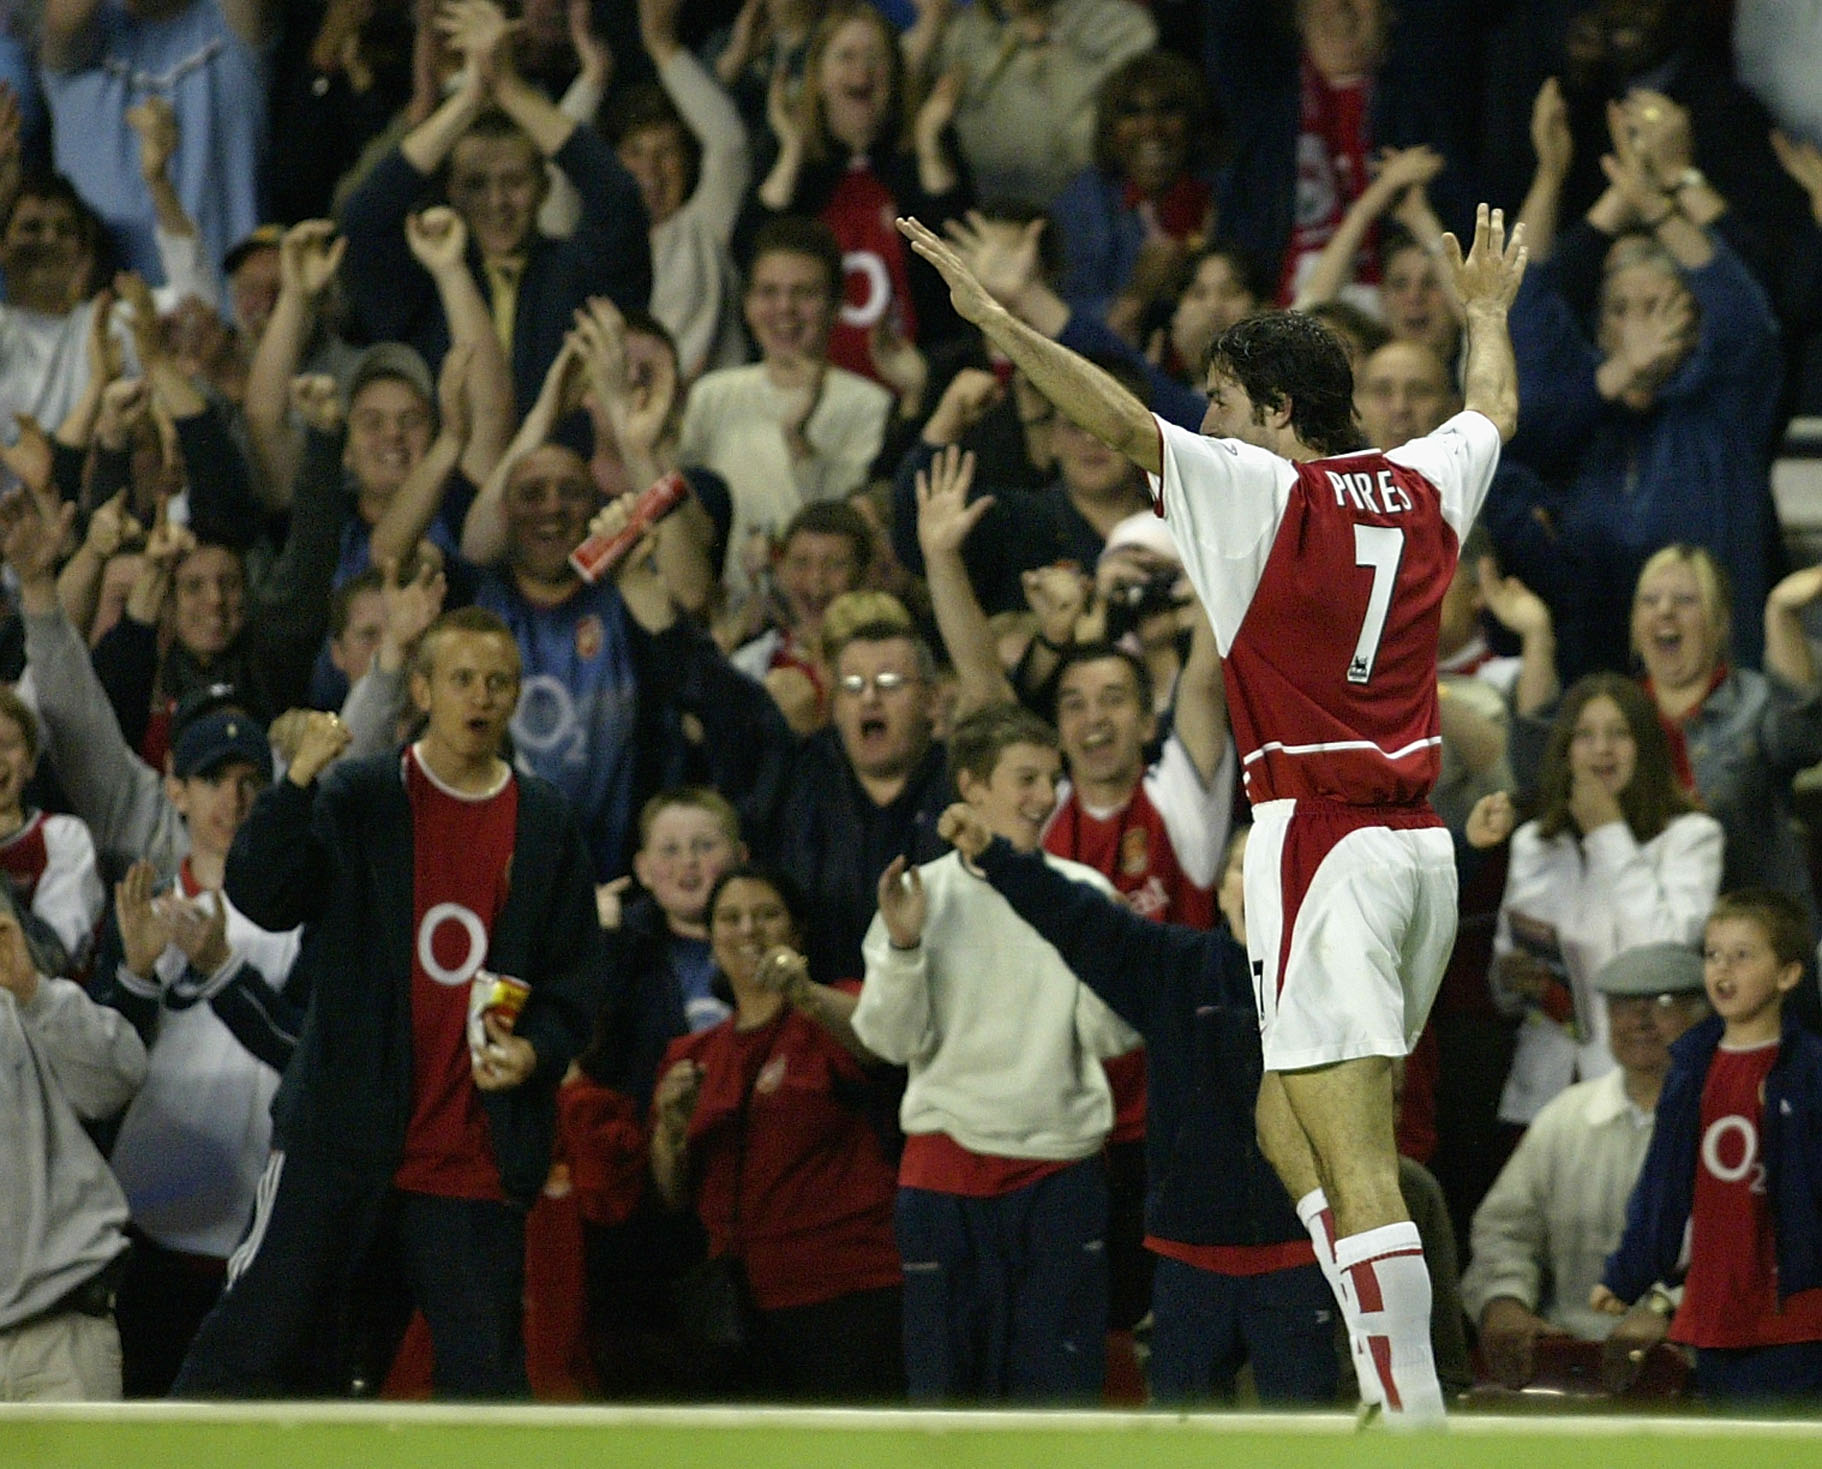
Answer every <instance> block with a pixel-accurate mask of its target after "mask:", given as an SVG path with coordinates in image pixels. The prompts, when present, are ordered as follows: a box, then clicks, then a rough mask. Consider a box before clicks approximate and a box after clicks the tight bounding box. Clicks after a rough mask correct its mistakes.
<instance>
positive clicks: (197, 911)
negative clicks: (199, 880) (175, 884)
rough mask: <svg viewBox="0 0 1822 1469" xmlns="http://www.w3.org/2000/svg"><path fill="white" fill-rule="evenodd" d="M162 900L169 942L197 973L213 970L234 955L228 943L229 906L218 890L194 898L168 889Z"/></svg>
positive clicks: (206, 972)
mask: <svg viewBox="0 0 1822 1469" xmlns="http://www.w3.org/2000/svg"><path fill="white" fill-rule="evenodd" d="M165 902H166V907H167V910H168V914H169V918H170V923H171V942H172V943H174V944H176V945H177V947H178V948H179V949H181V950H182V951H183V956H184V958H186V959H187V960H189V961H190V967H191V968H192V969H194V970H195V971H196V972H197V973H198V974H214V973H215V972H216V971H217V970H219V969H220V968H221V967H222V965H224V964H226V963H227V962H228V960H229V959H230V958H231V957H233V951H232V950H231V949H230V948H229V947H228V909H227V905H226V904H225V903H223V902H222V898H221V894H220V893H202V894H199V895H198V896H197V897H196V899H195V900H194V901H187V900H185V899H184V898H182V897H180V896H178V895H177V894H176V893H171V894H168V895H167V897H166V899H165Z"/></svg>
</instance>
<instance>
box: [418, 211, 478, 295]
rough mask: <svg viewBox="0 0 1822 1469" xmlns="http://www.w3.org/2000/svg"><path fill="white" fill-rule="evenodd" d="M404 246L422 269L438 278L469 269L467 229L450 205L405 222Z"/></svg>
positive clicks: (422, 213)
mask: <svg viewBox="0 0 1822 1469" xmlns="http://www.w3.org/2000/svg"><path fill="white" fill-rule="evenodd" d="M405 243H406V244H408V245H409V246H410V247H411V253H412V255H413V256H414V257H415V258H416V260H417V262H418V264H419V265H421V266H423V267H424V269H425V270H427V271H428V272H429V273H430V274H431V276H433V277H436V276H440V275H443V274H445V273H446V272H450V271H458V270H459V271H462V272H464V273H466V271H467V269H468V265H467V257H466V252H467V250H468V226H467V225H466V224H464V223H463V221H462V216H461V215H459V214H457V213H456V212H455V210H453V209H451V208H450V207H449V206H448V205H447V204H437V205H433V206H432V207H431V208H429V209H425V210H423V211H421V212H420V213H417V214H411V215H407V216H406V218H405Z"/></svg>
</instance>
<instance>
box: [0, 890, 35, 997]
mask: <svg viewBox="0 0 1822 1469" xmlns="http://www.w3.org/2000/svg"><path fill="white" fill-rule="evenodd" d="M0 990H6V991H7V992H8V993H10V994H11V995H12V997H13V998H14V999H15V1000H17V1001H18V1002H19V1003H20V1004H21V1005H29V1004H31V1002H32V1001H33V1000H34V999H35V998H36V997H37V994H38V965H37V962H36V961H35V960H34V959H33V958H32V950H31V945H29V944H28V943H26V941H25V929H24V928H23V927H21V926H20V923H19V920H18V919H17V918H15V917H14V916H13V914H12V913H11V912H10V911H0Z"/></svg>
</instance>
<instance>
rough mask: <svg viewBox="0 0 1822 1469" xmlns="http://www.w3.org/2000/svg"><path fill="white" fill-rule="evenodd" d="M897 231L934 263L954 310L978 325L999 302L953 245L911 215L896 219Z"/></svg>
mask: <svg viewBox="0 0 1822 1469" xmlns="http://www.w3.org/2000/svg"><path fill="white" fill-rule="evenodd" d="M898 232H899V233H900V234H901V235H903V236H904V237H905V238H906V239H907V240H909V241H910V242H911V248H912V249H913V250H915V251H916V252H917V253H918V254H919V255H921V256H923V257H924V259H926V260H928V261H929V262H930V263H931V264H932V265H934V266H935V267H936V272H937V274H938V275H940V276H941V277H942V278H943V281H944V283H945V284H946V285H947V286H948V287H949V304H950V305H952V306H954V307H955V310H956V314H957V315H958V316H960V317H962V318H963V319H964V320H966V321H972V322H974V323H975V324H976V325H977V326H978V325H979V324H980V323H981V322H983V321H985V320H986V319H987V318H988V317H989V316H990V315H991V314H992V313H993V312H994V311H996V310H998V309H999V307H998V303H997V302H995V301H994V299H993V296H992V294H991V293H990V292H989V291H988V290H987V288H986V287H985V286H983V285H982V284H981V283H980V281H979V280H978V279H977V278H976V276H975V274H974V272H973V271H971V270H970V269H969V268H968V266H967V264H966V262H964V261H963V259H962V257H961V256H960V255H958V254H957V253H956V252H955V250H954V248H953V247H952V246H950V245H949V244H947V243H946V242H944V241H943V240H940V239H938V238H937V237H936V236H935V235H933V234H931V233H930V231H929V230H927V229H925V228H924V226H923V225H921V224H919V223H918V221H917V220H916V219H915V218H914V217H912V216H909V215H907V216H904V217H902V218H900V220H899V221H898Z"/></svg>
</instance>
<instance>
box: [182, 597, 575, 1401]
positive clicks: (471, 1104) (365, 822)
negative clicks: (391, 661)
mask: <svg viewBox="0 0 1822 1469" xmlns="http://www.w3.org/2000/svg"><path fill="white" fill-rule="evenodd" d="M411 690H412V697H413V699H414V701H415V702H416V704H417V706H418V708H419V710H420V711H421V712H423V713H424V714H425V715H426V716H427V724H426V728H425V731H424V734H423V737H422V738H421V739H420V740H418V741H417V742H416V743H415V744H412V745H408V746H407V747H406V748H405V749H403V750H402V751H398V752H395V753H389V754H386V755H382V756H375V757H373V758H371V759H367V760H358V761H353V762H350V763H348V764H346V765H344V766H338V767H337V768H335V769H334V770H333V771H330V772H329V773H328V774H327V775H326V777H325V778H324V779H323V780H321V781H319V780H318V778H317V777H318V775H319V774H320V773H322V772H324V771H325V770H326V769H327V767H328V766H329V765H330V762H331V761H333V760H334V759H335V758H336V757H337V756H338V755H339V754H340V753H341V751H342V750H343V749H344V748H345V747H346V745H347V741H348V734H347V731H346V730H345V729H344V728H343V727H342V726H341V724H340V722H339V721H338V720H337V719H336V718H335V717H334V716H333V715H327V714H319V715H312V716H311V717H310V722H309V724H308V726H307V728H306V731H305V733H304V736H303V739H302V741H301V744H300V746H299V749H298V752H297V756H296V758H295V759H294V760H293V761H292V763H291V767H290V769H289V771H288V772H287V774H286V779H284V780H283V781H280V782H279V783H278V784H277V785H276V786H274V787H273V788H272V789H271V790H270V791H268V792H267V793H265V794H264V795H262V796H261V798H260V801H259V804H258V805H257V806H255V808H254V811H253V814H252V815H251V816H250V817H249V818H248V820H247V822H246V824H245V825H244V826H243V827H242V828H241V832H240V835H239V837H238V838H237V839H236V843H235V846H234V849H233V851H232V852H231V853H230V855H229V858H228V870H227V882H226V887H227V890H228V892H229V895H230V897H231V898H232V900H233V901H234V902H235V903H236V905H237V906H239V907H241V909H242V911H243V912H246V913H247V914H248V915H249V916H250V917H253V916H254V915H259V916H257V917H254V921H255V922H256V923H257V922H262V921H264V920H265V919H269V918H270V917H271V916H272V915H274V914H277V913H287V914H290V915H291V917H290V920H289V923H290V925H296V924H299V923H302V924H303V925H304V926H305V931H304V939H303V950H302V953H301V955H300V957H299V960H298V964H299V967H300V968H304V969H306V970H307V971H308V974H309V978H310V983H311V1001H310V1010H309V1015H308V1018H307V1020H306V1022H305V1027H304V1035H303V1038H302V1039H301V1040H300V1042H299V1044H298V1049H297V1054H296V1057H295V1059H294V1061H293V1063H292V1066H291V1068H290V1070H289V1071H288V1072H287V1073H286V1076H285V1081H284V1084H283V1086H282V1087H281V1089H280V1091H279V1095H278V1099H277V1101H276V1102H275V1103H274V1106H273V1122H274V1129H273V1148H274V1151H273V1155H272V1161H271V1163H270V1164H269V1165H268V1168H267V1171H266V1175H265V1177H264V1178H263V1179H262V1180H261V1183H260V1188H259V1194H258V1200H257V1205H256V1212H255V1215H254V1219H253V1222H252V1225H251V1227H250V1229H249V1232H248V1235H247V1238H246V1240H245V1241H244V1242H243V1243H242V1245H241V1247H240V1249H239V1250H238V1251H237V1252H236V1254H235V1256H234V1258H233V1259H232V1260H231V1261H230V1262H229V1285H228V1290H227V1293H226V1294H225V1295H224V1296H223V1297H222V1301H221V1304H220V1305H219V1306H218V1307H217V1308H216V1310H215V1311H214V1313H213V1314H212V1315H211V1316H210V1317H209V1319H208V1321H207V1322H206V1323H205V1324H204V1326H203V1329H202V1332H201V1334H200V1335H199V1336H198V1338H197V1341H196V1345H195V1346H194V1347H193V1348H192V1350H191V1353H190V1357H189V1359H188V1360H187V1361H186V1363H185V1364H184V1369H183V1373H182V1375H181V1376H180V1377H179V1380H178V1383H177V1387H176V1392H177V1393H178V1394H179V1395H180V1396H241V1395H247V1396H253V1395H266V1394H271V1393H280V1394H288V1395H299V1394H303V1393H331V1394H334V1393H340V1392H345V1391H346V1390H347V1386H348V1380H349V1367H348V1361H349V1355H350V1351H349V1343H348V1342H347V1340H346V1339H345V1337H346V1323H345V1321H344V1317H345V1316H346V1315H347V1312H348V1308H349V1307H350V1306H351V1305H352V1306H354V1307H356V1308H357V1309H358V1308H362V1307H365V1308H367V1309H369V1310H370V1309H371V1303H370V1300H369V1299H367V1298H369V1297H372V1296H373V1295H374V1294H375V1289H374V1288H375V1286H376V1285H377V1286H379V1287H380V1289H379V1291H378V1294H379V1295H380V1296H382V1297H383V1296H387V1295H390V1296H392V1297H393V1298H400V1297H403V1298H408V1299H409V1302H410V1304H412V1305H415V1306H417V1307H418V1308H419V1309H420V1310H422V1311H423V1313H424V1316H425V1319H426V1320H427V1322H428V1324H429V1326H430V1337H431V1349H432V1357H433V1382H434V1385H435V1388H436V1391H437V1393H438V1394H439V1395H440V1396H451V1397H522V1396H526V1395H527V1394H528V1388H527V1383H526V1378H525V1363H524V1350H523V1344H522V1337H521V1327H520V1298H521V1295H522V1293H523V1261H524V1251H525V1211H526V1207H527V1206H528V1204H529V1203H530V1201H531V1200H532V1199H533V1198H534V1197H535V1196H536V1194H537V1192H538V1190H539V1188H540V1187H541V1186H542V1184H543V1182H544V1178H545V1174H546V1172H547V1171H548V1169H549V1166H550V1144H551V1137H552V1133H553V1130H554V1125H555V1094H556V1088H557V1085H558V1083H559V1082H560V1080H561V1079H562V1077H563V1074H564V1072H565V1070H566V1069H567V1067H568V1065H569V1062H570V1059H571V1057H572V1056H574V1055H575V1053H576V1052H577V1051H579V1050H580V1049H581V1047H582V1046H583V1044H584V1043H585V1042H586V1041H587V1039H588V1036H589V1031H590V1026H591V1024H592V1019H593V1016H594V1013H595V1010H596V1008H597V996H596V993H595V987H596V984H597V980H598V975H599V972H600V965H599V947H600V930H599V926H598V923H597V921H596V916H595V901H594V886H593V880H592V869H591V866H590V862H589V857H588V852H587V849H586V847H585V846H584V844H583V841H582V836H581V833H580V830H579V829H578V827H577V825H576V823H575V820H574V817H573V816H572V815H571V813H570V811H569V808H568V807H567V805H565V803H564V801H563V799H562V797H561V796H560V795H558V794H557V792H556V791H555V789H554V788H553V787H551V786H549V785H548V784H546V783H545V782H543V781H541V780H539V779H537V778H536V777H531V776H525V775H521V774H519V773H517V772H515V771H514V770H513V768H512V767H511V766H510V765H508V764H507V763H506V761H505V760H504V759H502V758H501V754H500V750H501V743H502V740H503V738H504V736H505V733H506V727H507V723H508V721H509V720H510V719H511V717H512V713H513V709H514V706H515V705H516V704H517V702H518V695H519V650H518V644H517V643H516V642H515V641H514V639H513V636H512V633H511V631H510V630H509V629H508V628H507V627H506V625H505V624H504V623H502V622H501V621H500V620H499V619H498V618H496V617H495V616H493V614H491V613H489V612H485V611H482V610H480V609H477V608H465V609H463V610H461V611H458V612H452V613H449V614H446V615H445V616H444V617H442V618H441V619H439V620H438V622H436V623H435V624H434V625H433V626H432V627H431V629H430V630H429V631H428V632H427V633H426V634H425V636H424V640H423V644H422V646H421V648H420V651H419V655H418V666H417V671H416V672H415V673H414V674H413V675H412V680H411ZM483 969H485V970H487V971H491V972H492V973H493V974H496V975H504V976H510V977H512V978H514V979H517V980H520V981H522V982H523V984H524V985H525V986H527V987H528V990H529V995H528V998H527V999H526V1001H525V1004H524V1008H523V1010H522V1011H521V1012H520V1013H519V1015H518V1016H517V1018H516V1020H515V1021H508V1020H507V1019H505V1018H503V1017H502V1016H501V1015H499V1014H497V1013H489V1014H487V1015H486V1016H485V1017H484V1020H483V1027H482V1029H481V1030H480V1031H479V1032H474V1031H471V1028H470V1024H469V1005H470V993H471V990H472V988H473V982H474V979H475V976H476V973H477V971H481V970H483ZM357 1281H358V1282H359V1284H358V1286H357V1284H356V1282H357ZM405 1314H406V1313H404V1312H399V1313H398V1314H397V1320H396V1321H394V1322H391V1323H388V1324H390V1325H391V1326H392V1327H394V1328H395V1329H394V1330H393V1331H391V1332H390V1333H385V1332H382V1333H380V1334H379V1335H380V1336H384V1337H387V1339H385V1340H377V1342H371V1343H368V1344H367V1345H368V1347H369V1351H368V1352H367V1353H365V1354H364V1355H366V1357H367V1360H366V1362H365V1363H364V1364H363V1365H365V1366H366V1367H367V1368H368V1369H369V1370H377V1371H379V1372H383V1371H384V1369H385V1365H386V1359H387V1358H388V1357H389V1355H390V1350H391V1348H392V1347H394V1346H396V1335H397V1330H398V1329H402V1327H403V1324H404V1319H403V1318H404V1315H405ZM362 1324H363V1325H364V1324H365V1323H362ZM375 1345H377V1353H375V1352H373V1351H372V1350H371V1349H372V1347H373V1346H375Z"/></svg>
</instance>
